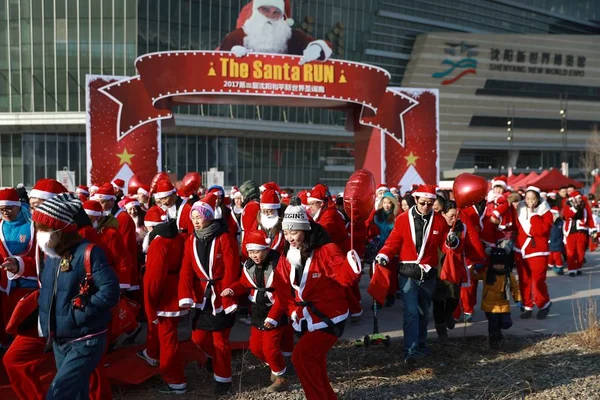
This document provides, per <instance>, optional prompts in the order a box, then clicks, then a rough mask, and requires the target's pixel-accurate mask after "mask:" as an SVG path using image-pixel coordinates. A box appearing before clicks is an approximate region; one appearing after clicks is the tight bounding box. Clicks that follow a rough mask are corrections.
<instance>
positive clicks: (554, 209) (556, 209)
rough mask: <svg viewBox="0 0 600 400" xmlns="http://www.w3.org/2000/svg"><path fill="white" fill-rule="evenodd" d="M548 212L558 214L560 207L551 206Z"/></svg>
mask: <svg viewBox="0 0 600 400" xmlns="http://www.w3.org/2000/svg"><path fill="white" fill-rule="evenodd" d="M550 212H551V213H552V214H554V215H560V209H559V208H558V207H556V206H554V207H552V208H551V209H550Z"/></svg>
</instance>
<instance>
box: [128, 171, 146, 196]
mask: <svg viewBox="0 0 600 400" xmlns="http://www.w3.org/2000/svg"><path fill="white" fill-rule="evenodd" d="M143 184H144V182H142V180H141V179H140V177H139V176H138V175H133V176H132V177H131V179H130V180H129V184H128V185H127V194H128V195H130V196H135V195H136V194H137V191H138V189H139V188H140V186H142V185H143Z"/></svg>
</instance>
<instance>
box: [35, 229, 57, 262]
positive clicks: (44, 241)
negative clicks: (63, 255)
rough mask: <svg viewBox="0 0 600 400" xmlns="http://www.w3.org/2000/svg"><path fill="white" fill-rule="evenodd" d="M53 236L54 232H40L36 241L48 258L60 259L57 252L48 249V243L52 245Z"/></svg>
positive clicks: (36, 236)
mask: <svg viewBox="0 0 600 400" xmlns="http://www.w3.org/2000/svg"><path fill="white" fill-rule="evenodd" d="M53 234H54V232H38V233H36V235H35V239H36V241H37V244H38V246H39V247H40V249H42V251H43V252H44V254H46V255H47V256H48V257H52V258H60V256H59V255H58V254H57V253H56V251H55V250H54V249H53V248H51V247H48V243H50V240H51V239H52V235H53Z"/></svg>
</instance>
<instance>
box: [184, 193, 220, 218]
mask: <svg viewBox="0 0 600 400" xmlns="http://www.w3.org/2000/svg"><path fill="white" fill-rule="evenodd" d="M215 208H217V195H215V194H214V193H209V194H207V195H206V196H204V198H202V200H199V201H197V202H195V203H194V205H193V206H192V209H191V210H190V218H191V216H192V213H193V212H194V211H197V212H199V213H200V214H201V215H202V218H204V219H205V220H208V221H212V220H213V219H215Z"/></svg>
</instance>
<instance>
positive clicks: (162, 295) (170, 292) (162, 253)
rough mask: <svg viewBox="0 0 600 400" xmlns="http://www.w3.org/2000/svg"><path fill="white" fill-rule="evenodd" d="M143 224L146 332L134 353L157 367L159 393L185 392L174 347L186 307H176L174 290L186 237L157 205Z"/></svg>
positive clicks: (179, 358) (183, 378)
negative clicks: (146, 240)
mask: <svg viewBox="0 0 600 400" xmlns="http://www.w3.org/2000/svg"><path fill="white" fill-rule="evenodd" d="M145 224H146V227H147V228H148V231H149V233H148V237H149V238H150V239H149V247H148V251H147V259H146V272H145V274H144V285H143V287H144V305H145V309H146V316H147V317H148V335H147V339H146V349H145V350H141V351H139V352H138V353H137V355H138V357H140V358H142V359H144V360H146V362H147V363H148V364H150V366H152V367H156V366H158V367H159V368H160V375H161V377H162V378H163V380H164V381H165V382H166V383H167V385H166V386H165V387H164V389H161V390H160V391H161V392H162V393H173V394H184V393H185V392H186V391H187V387H186V382H185V374H184V364H183V360H182V359H181V355H180V354H179V353H178V351H177V347H178V339H177V323H178V322H179V317H180V316H182V315H185V314H187V313H188V310H182V309H180V308H179V298H178V295H177V290H178V284H179V270H180V269H181V263H182V261H183V249H184V246H185V238H184V236H183V235H181V234H180V233H179V229H178V228H177V223H176V221H175V220H170V221H168V222H167V221H166V216H165V213H164V211H163V210H162V209H161V208H160V207H158V206H154V207H152V208H150V209H149V210H148V213H147V214H146V219H145Z"/></svg>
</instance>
